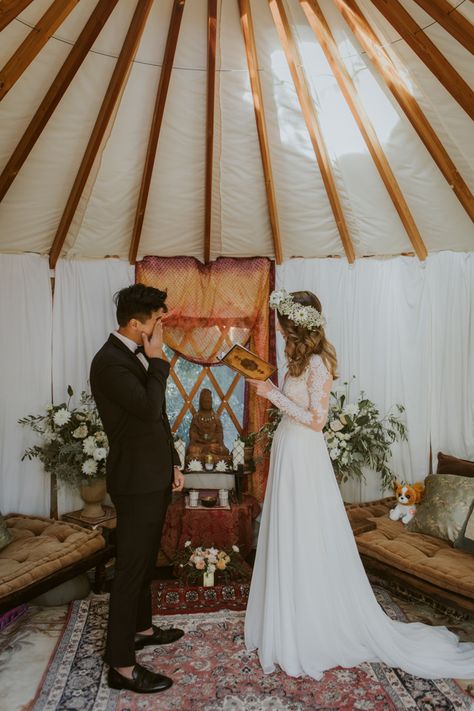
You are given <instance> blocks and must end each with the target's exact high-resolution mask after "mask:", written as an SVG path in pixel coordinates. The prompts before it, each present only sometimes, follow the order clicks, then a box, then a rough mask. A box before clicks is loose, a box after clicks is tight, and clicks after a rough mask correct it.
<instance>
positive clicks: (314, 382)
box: [267, 356, 332, 432]
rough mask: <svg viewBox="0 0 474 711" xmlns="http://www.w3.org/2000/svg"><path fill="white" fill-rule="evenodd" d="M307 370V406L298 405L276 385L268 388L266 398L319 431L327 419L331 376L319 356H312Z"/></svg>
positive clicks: (299, 420)
mask: <svg viewBox="0 0 474 711" xmlns="http://www.w3.org/2000/svg"><path fill="white" fill-rule="evenodd" d="M308 370H309V373H308V378H307V385H308V394H309V407H308V408H305V407H302V406H301V405H298V404H297V403H296V402H294V401H293V400H291V399H290V398H289V397H287V396H286V395H284V394H283V393H282V392H281V390H279V389H278V388H277V387H274V388H273V389H272V390H270V392H269V394H268V395H267V398H268V399H269V400H270V402H272V403H273V404H274V405H275V406H276V407H278V408H279V409H280V410H281V411H282V412H283V413H285V415H288V416H289V417H291V418H293V419H294V420H297V421H298V422H301V424H303V425H307V426H308V427H311V428H312V429H314V430H316V431H318V432H320V431H321V430H322V429H323V427H324V425H325V424H326V420H327V415H328V407H329V394H330V391H331V385H332V376H331V374H330V373H329V372H328V370H327V368H326V366H325V365H324V363H323V361H322V359H321V358H320V357H319V356H317V357H313V359H312V360H311V362H310V366H309V369H308Z"/></svg>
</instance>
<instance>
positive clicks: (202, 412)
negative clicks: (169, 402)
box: [186, 388, 230, 462]
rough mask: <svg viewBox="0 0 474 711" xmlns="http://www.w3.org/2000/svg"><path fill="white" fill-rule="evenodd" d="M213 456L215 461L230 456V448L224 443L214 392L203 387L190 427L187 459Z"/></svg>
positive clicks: (201, 458)
mask: <svg viewBox="0 0 474 711" xmlns="http://www.w3.org/2000/svg"><path fill="white" fill-rule="evenodd" d="M211 456H212V458H213V460H214V462H217V461H219V459H224V460H225V461H227V460H228V459H229V458H230V455H229V450H228V449H227V447H226V446H225V445H224V432H223V429H222V422H221V420H220V417H218V415H216V413H215V412H214V410H213V409H212V393H211V391H210V390H209V389H208V388H203V389H202V390H201V393H200V395H199V410H198V412H196V414H195V415H194V417H193V419H192V422H191V426H190V428H189V445H188V449H187V452H186V460H187V461H189V460H190V459H199V460H203V459H206V458H207V459H208V460H209V459H210V457H211Z"/></svg>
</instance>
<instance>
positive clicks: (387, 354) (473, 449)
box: [276, 252, 474, 501]
mask: <svg viewBox="0 0 474 711" xmlns="http://www.w3.org/2000/svg"><path fill="white" fill-rule="evenodd" d="M276 281H277V287H278V288H286V289H287V290H288V291H297V290H302V289H309V290H311V291H313V292H315V293H316V294H317V295H318V296H319V297H320V299H321V301H322V304H323V310H324V312H325V314H326V317H327V320H328V326H327V334H328V337H329V339H330V340H331V341H332V342H333V343H334V345H335V347H336V349H337V352H338V356H339V372H340V375H341V382H342V381H344V380H350V378H351V377H352V375H355V376H356V379H355V380H354V381H353V383H354V384H353V386H352V395H353V397H354V398H355V397H356V396H357V395H358V393H359V391H360V390H365V392H366V393H367V395H368V397H369V398H370V399H372V400H373V401H374V402H375V403H376V404H377V405H378V406H379V408H380V410H381V412H382V413H385V412H386V411H387V410H388V409H389V408H390V407H391V406H392V405H393V404H395V403H401V404H404V405H405V407H406V420H407V425H408V430H409V434H408V437H409V441H408V443H407V444H397V445H395V446H394V448H393V468H394V471H395V472H396V474H397V475H398V476H399V477H400V478H402V479H405V480H407V481H411V482H413V481H416V480H419V479H423V478H424V477H425V476H426V474H427V473H428V470H429V448H430V439H431V444H432V450H433V455H434V456H433V459H435V458H436V453H437V452H438V450H439V449H442V450H443V451H445V452H448V453H452V454H455V455H457V456H460V457H465V458H470V459H473V458H474V384H473V381H474V377H473V374H474V338H473V318H474V257H473V255H472V254H454V253H449V252H444V253H440V254H436V255H431V256H430V257H429V259H428V260H427V262H426V263H425V264H421V263H420V262H419V261H418V260H416V259H413V258H410V257H398V258H394V259H386V260H382V259H364V260H358V261H357V262H356V263H355V264H354V265H352V266H349V265H348V264H347V262H346V261H345V260H337V259H332V260H303V259H298V260H291V261H289V262H286V263H285V264H283V265H282V266H280V267H277V280H276ZM277 347H278V359H279V365H280V367H281V368H284V355H283V341H282V339H281V338H280V337H278V342H277ZM343 493H344V495H345V497H346V498H347V499H348V500H362V501H367V500H370V499H373V498H378V497H379V496H380V495H381V493H382V492H381V491H380V487H379V484H378V479H377V477H376V476H368V477H367V483H366V484H365V485H362V486H358V485H357V484H355V483H352V484H346V485H344V488H343Z"/></svg>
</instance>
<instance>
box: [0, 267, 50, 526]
mask: <svg viewBox="0 0 474 711" xmlns="http://www.w3.org/2000/svg"><path fill="white" fill-rule="evenodd" d="M0 322H1V324H2V330H3V337H2V338H1V340H0V362H1V367H0V393H1V395H0V484H1V490H0V509H1V511H2V513H10V512H19V513H25V514H41V515H49V510H50V509H49V505H50V483H49V476H46V475H45V473H44V470H43V467H42V465H41V463H40V462H39V461H38V460H37V459H33V460H32V461H28V460H25V461H23V462H22V461H21V457H22V454H23V452H24V450H25V448H26V447H30V446H31V445H33V444H35V442H36V441H37V438H36V435H35V434H34V433H33V432H32V431H31V430H30V429H29V428H26V427H22V426H21V425H19V424H18V419H19V418H20V417H24V416H25V415H30V414H31V415H36V414H40V413H43V412H44V411H45V408H46V406H47V405H48V404H49V403H50V402H51V323H52V312H51V286H50V280H49V266H48V259H47V258H45V257H40V256H38V255H35V254H22V255H15V254H0Z"/></svg>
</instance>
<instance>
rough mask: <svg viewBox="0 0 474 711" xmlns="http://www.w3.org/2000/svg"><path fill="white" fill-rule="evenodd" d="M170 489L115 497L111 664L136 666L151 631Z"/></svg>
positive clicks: (107, 658)
mask: <svg viewBox="0 0 474 711" xmlns="http://www.w3.org/2000/svg"><path fill="white" fill-rule="evenodd" d="M170 498H171V493H170V490H169V489H166V490H165V491H153V492H151V493H147V494H120V495H113V496H112V501H113V504H114V506H115V509H116V512H117V528H116V541H117V553H116V559H115V577H114V580H113V582H112V590H111V593H110V607H109V623H108V632H107V645H106V650H105V661H106V662H107V663H108V664H110V666H112V667H129V666H133V665H134V664H135V644H134V640H135V634H136V633H137V632H142V631H143V630H146V629H148V628H149V627H150V626H151V617H152V614H151V592H150V584H151V581H152V579H153V571H154V569H155V562H156V556H157V555H158V551H159V547H160V539H161V532H162V529H163V523H164V520H165V515H166V509H167V507H168V503H169V501H170Z"/></svg>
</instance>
